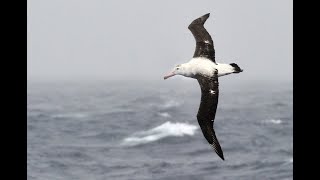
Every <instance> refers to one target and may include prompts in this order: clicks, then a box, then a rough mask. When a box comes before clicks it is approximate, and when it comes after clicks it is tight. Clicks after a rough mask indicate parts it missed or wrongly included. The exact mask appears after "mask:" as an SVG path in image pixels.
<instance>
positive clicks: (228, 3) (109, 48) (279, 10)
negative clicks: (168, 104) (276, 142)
mask: <svg viewBox="0 0 320 180" xmlns="http://www.w3.org/2000/svg"><path fill="white" fill-rule="evenodd" d="M292 9H293V3H292V1H291V0H264V1H257V0H223V1H221V0H207V1H206V0H192V1H187V0H184V1H172V0H161V1H150V0H131V1H129V0H127V1H123V0H54V1H52V0H28V27H27V28H28V63H27V64H28V67H27V68H28V69H27V70H28V77H27V78H28V80H46V79H48V80H49V79H67V80H72V79H75V80H77V79H131V80H133V79H157V80H162V78H163V75H164V74H165V73H166V72H168V71H169V70H170V69H171V68H172V67H173V66H174V65H176V64H179V63H183V62H187V61H188V60H190V59H191V58H192V56H193V53H194V49H195V41H194V38H193V36H192V34H191V32H190V31H189V30H188V28H187V27H188V25H189V24H190V23H191V21H192V20H194V19H195V18H198V17H199V16H202V15H203V14H206V13H209V12H210V13H211V16H210V18H209V19H208V20H207V22H206V24H205V27H206V29H207V30H208V31H209V33H210V34H211V36H212V38H213V41H214V43H215V50H216V61H217V62H226V63H232V62H235V63H237V64H238V65H239V66H240V67H241V68H243V69H244V72H243V73H241V74H237V77H235V78H234V79H240V78H241V79H242V80H292V62H293V60H292V53H293V52H292V51H293V50H292V21H293V20H292ZM240 76H241V77H240Z"/></svg>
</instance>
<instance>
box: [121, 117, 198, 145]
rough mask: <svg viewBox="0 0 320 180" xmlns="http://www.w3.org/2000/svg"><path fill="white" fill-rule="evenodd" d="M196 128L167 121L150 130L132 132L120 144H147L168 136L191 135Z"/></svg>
mask: <svg viewBox="0 0 320 180" xmlns="http://www.w3.org/2000/svg"><path fill="white" fill-rule="evenodd" d="M197 129H198V127H197V126H195V125H192V124H188V123H179V122H177V123H172V122H170V121H167V122H165V123H163V124H161V125H160V126H157V127H155V128H152V129H150V130H147V131H142V132H138V133H134V134H133V135H132V136H129V137H127V138H125V139H124V140H123V141H122V145H128V146H135V145H140V144H147V143H150V142H154V141H157V140H160V139H163V138H165V137H169V136H175V137H182V136H185V135H188V136H193V135H194V134H195V132H196V130H197Z"/></svg>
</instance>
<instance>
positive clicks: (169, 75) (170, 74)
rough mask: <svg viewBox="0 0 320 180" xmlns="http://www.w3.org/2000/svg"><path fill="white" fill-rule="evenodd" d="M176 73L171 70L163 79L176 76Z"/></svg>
mask: <svg viewBox="0 0 320 180" xmlns="http://www.w3.org/2000/svg"><path fill="white" fill-rule="evenodd" d="M174 75H176V74H175V73H174V72H170V73H169V74H167V75H166V76H164V78H163V79H165V80H166V79H168V78H169V77H172V76H174Z"/></svg>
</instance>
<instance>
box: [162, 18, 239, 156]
mask: <svg viewBox="0 0 320 180" xmlns="http://www.w3.org/2000/svg"><path fill="white" fill-rule="evenodd" d="M209 16H210V13H207V14H205V15H203V16H201V17H199V18H197V19H195V20H194V21H192V22H191V24H190V25H189V26H188V29H189V30H190V31H191V33H192V34H193V36H194V38H195V40H196V48H195V52H194V55H193V58H192V59H191V60H190V61H189V62H187V63H184V64H179V65H177V66H175V67H174V68H173V70H172V71H171V72H170V73H168V74H167V75H166V76H164V79H168V78H170V77H173V76H175V75H182V76H185V77H189V78H194V79H197V81H198V83H199V85H200V89H201V101H200V107H199V110H198V114H197V119H198V123H199V125H200V128H201V131H202V133H203V135H204V137H205V138H206V140H207V141H208V143H209V144H210V145H211V147H212V148H213V150H214V151H215V152H216V153H217V154H218V156H219V157H220V158H221V159H222V160H224V156H223V151H222V149H221V146H220V143H219V141H218V139H217V136H216V134H215V131H214V119H215V115H216V110H217V105H218V97H219V82H218V77H220V76H225V75H228V74H233V73H240V72H242V71H243V70H242V69H241V68H240V67H239V66H238V65H237V64H236V63H231V64H225V63H217V62H216V61H215V50H214V45H213V41H212V38H211V36H210V34H209V33H208V32H207V30H206V29H205V28H204V27H203V25H204V23H205V22H206V20H207V19H208V18H209Z"/></svg>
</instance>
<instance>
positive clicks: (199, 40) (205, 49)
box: [188, 13, 215, 62]
mask: <svg viewBox="0 0 320 180" xmlns="http://www.w3.org/2000/svg"><path fill="white" fill-rule="evenodd" d="M209 16H210V13H208V14H205V15H203V16H201V17H199V18H197V19H195V20H194V21H192V22H191V24H190V25H189V26H188V29H189V30H190V31H191V33H192V34H193V37H194V38H195V40H196V49H195V52H194V55H193V57H205V58H208V59H210V60H212V61H213V62H215V50H214V45H213V41H212V38H211V36H210V34H209V33H208V31H207V30H206V29H205V28H204V27H203V25H204V23H205V22H206V20H207V19H208V18H209Z"/></svg>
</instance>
